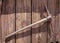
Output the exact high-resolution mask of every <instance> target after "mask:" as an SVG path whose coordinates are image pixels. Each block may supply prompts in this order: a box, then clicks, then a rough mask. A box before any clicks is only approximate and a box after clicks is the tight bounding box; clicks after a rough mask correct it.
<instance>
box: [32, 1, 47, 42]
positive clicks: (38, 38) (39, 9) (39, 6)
mask: <svg viewBox="0 0 60 43" xmlns="http://www.w3.org/2000/svg"><path fill="white" fill-rule="evenodd" d="M45 4H46V0H45V1H44V0H32V23H34V22H36V21H38V20H41V19H43V18H44V15H43V13H44V5H45ZM45 15H46V14H45ZM42 27H43V28H42ZM46 40H47V24H44V25H43V23H42V24H38V25H35V26H33V27H32V43H47V41H46Z"/></svg>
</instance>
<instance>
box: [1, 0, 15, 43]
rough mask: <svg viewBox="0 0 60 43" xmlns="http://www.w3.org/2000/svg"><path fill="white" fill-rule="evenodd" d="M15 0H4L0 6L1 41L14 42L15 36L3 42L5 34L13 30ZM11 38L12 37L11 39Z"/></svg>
mask: <svg viewBox="0 0 60 43" xmlns="http://www.w3.org/2000/svg"><path fill="white" fill-rule="evenodd" d="M14 7H15V1H14V0H4V1H3V7H2V16H1V18H2V19H1V20H2V43H15V39H14V38H15V37H11V38H9V40H6V42H5V36H6V35H8V34H9V33H12V32H13V31H15V9H14ZM12 38H13V39H12Z"/></svg>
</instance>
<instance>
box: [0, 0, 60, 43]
mask: <svg viewBox="0 0 60 43" xmlns="http://www.w3.org/2000/svg"><path fill="white" fill-rule="evenodd" d="M15 1H16V2H15ZM31 1H32V6H31ZM44 5H46V6H48V9H49V11H50V13H51V15H52V21H51V23H50V24H49V22H45V23H41V24H38V25H35V26H33V27H31V29H27V30H24V31H22V32H18V33H17V34H16V36H13V37H11V38H10V39H9V40H7V42H6V43H50V42H53V43H56V41H58V42H59V43H60V0H3V4H2V15H1V16H0V17H1V19H0V20H1V22H0V23H1V28H0V43H5V36H6V35H8V34H9V33H12V32H14V31H16V30H18V29H21V28H23V27H25V26H27V25H29V24H31V23H34V22H36V21H38V20H41V19H43V18H44V16H43V14H45V15H46V14H47V13H46V12H45V8H44ZM0 14H1V12H0ZM1 29H2V30H1ZM1 32H2V39H1ZM1 40H2V42H1Z"/></svg>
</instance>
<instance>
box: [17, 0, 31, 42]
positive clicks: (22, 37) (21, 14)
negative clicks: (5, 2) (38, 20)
mask: <svg viewBox="0 0 60 43" xmlns="http://www.w3.org/2000/svg"><path fill="white" fill-rule="evenodd" d="M16 1H17V2H16V30H18V29H20V28H23V27H25V26H27V25H29V24H31V0H16ZM30 30H31V29H26V30H24V31H22V32H18V33H17V34H16V43H31V35H30V34H31V33H30Z"/></svg>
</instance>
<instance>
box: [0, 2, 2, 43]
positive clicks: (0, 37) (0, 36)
mask: <svg viewBox="0 0 60 43" xmlns="http://www.w3.org/2000/svg"><path fill="white" fill-rule="evenodd" d="M1 2H2V1H0V43H2V42H1V41H2V29H1V5H2V3H1Z"/></svg>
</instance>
